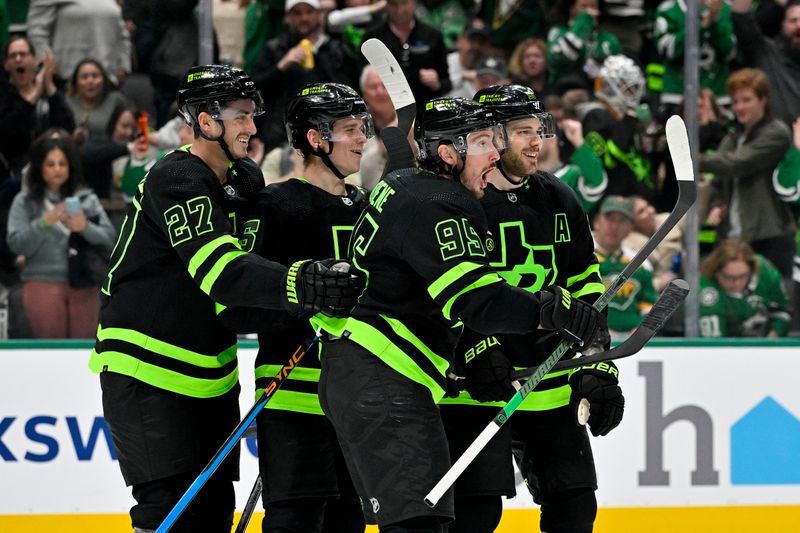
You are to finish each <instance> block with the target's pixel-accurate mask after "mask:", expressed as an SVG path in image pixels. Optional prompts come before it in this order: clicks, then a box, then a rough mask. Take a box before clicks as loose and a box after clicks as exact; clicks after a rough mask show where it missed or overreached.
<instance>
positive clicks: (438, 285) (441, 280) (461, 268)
mask: <svg viewBox="0 0 800 533" xmlns="http://www.w3.org/2000/svg"><path fill="white" fill-rule="evenodd" d="M481 266H483V265H480V264H478V263H472V262H469V261H465V262H463V263H459V264H457V265H456V266H454V267H453V268H451V269H450V270H448V271H447V272H445V273H444V274H442V275H441V276H439V277H438V278H436V281H434V282H433V283H431V284H430V285H429V286H428V294H430V295H431V298H434V299H436V297H437V296H439V294H441V292H442V291H443V290H445V289H446V288H447V287H449V286H450V285H452V284H453V282H455V281H457V280H459V279H460V278H461V276H463V275H464V274H468V273H469V272H472V271H473V270H477V269H479V268H481Z"/></svg>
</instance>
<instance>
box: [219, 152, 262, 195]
mask: <svg viewBox="0 0 800 533" xmlns="http://www.w3.org/2000/svg"><path fill="white" fill-rule="evenodd" d="M227 174H228V179H229V180H230V181H232V182H233V184H234V186H235V187H236V192H237V194H238V196H239V197H240V198H252V197H253V195H255V194H256V193H257V192H259V191H261V190H262V189H264V188H265V187H266V184H265V183H264V174H263V173H262V172H261V168H260V167H259V166H258V165H257V164H256V163H255V161H253V160H252V159H250V158H249V157H243V158H242V159H237V160H236V161H234V162H233V163H232V164H231V166H229V167H228V172H227Z"/></svg>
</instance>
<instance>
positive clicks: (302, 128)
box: [285, 83, 375, 150]
mask: <svg viewBox="0 0 800 533" xmlns="http://www.w3.org/2000/svg"><path fill="white" fill-rule="evenodd" d="M351 117H352V118H358V119H361V120H362V123H361V133H363V134H364V136H365V137H366V138H367V139H369V138H370V137H372V136H373V135H374V134H375V133H374V128H373V125H372V117H371V116H370V114H369V111H368V110H367V104H366V103H364V99H363V98H361V96H359V94H358V93H357V92H356V91H355V90H353V89H352V88H351V87H349V86H347V85H343V84H341V83H314V84H311V85H306V86H305V87H303V88H302V89H301V90H300V91H299V92H298V93H297V94H296V95H295V96H294V98H292V99H291V100H290V101H289V104H288V105H287V106H286V114H285V123H286V137H287V138H288V140H289V144H291V145H292V147H293V148H297V149H299V150H303V149H309V148H310V147H309V145H308V139H307V138H306V132H308V130H310V129H315V130H317V131H319V132H320V136H321V138H322V139H323V140H325V141H329V142H333V141H339V140H344V138H343V137H338V136H337V135H336V134H335V132H334V123H335V122H336V121H337V120H342V119H346V118H351Z"/></svg>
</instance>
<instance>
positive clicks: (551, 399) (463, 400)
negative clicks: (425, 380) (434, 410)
mask: <svg viewBox="0 0 800 533" xmlns="http://www.w3.org/2000/svg"><path fill="white" fill-rule="evenodd" d="M571 393H572V390H571V389H570V386H569V385H563V386H561V387H558V388H555V389H550V390H545V391H537V390H534V391H533V392H531V393H530V394H529V395H528V396H526V397H525V401H524V402H522V405H520V406H519V409H517V410H518V411H548V410H550V409H555V408H556V407H563V406H565V405H567V404H568V403H569V397H570V394H571ZM439 404H440V405H478V406H481V407H483V406H486V407H494V408H497V407H505V405H506V404H505V402H479V401H478V400H475V399H473V398H472V397H471V396H470V395H469V393H467V392H466V391H464V392H462V393H461V394H459V396H458V397H457V398H446V397H445V398H442V399H441V400H439Z"/></svg>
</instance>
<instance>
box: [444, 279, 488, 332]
mask: <svg viewBox="0 0 800 533" xmlns="http://www.w3.org/2000/svg"><path fill="white" fill-rule="evenodd" d="M501 281H503V278H501V277H500V276H499V275H498V274H497V273H496V272H491V273H489V274H484V275H483V276H481V277H479V278H478V279H477V280H475V281H474V282H473V283H471V284H469V285H467V286H466V287H464V288H463V289H461V290H460V291H458V293H456V294H455V295H454V296H453V297H452V298H450V299H449V300H447V303H446V304H444V307H443V308H442V314H443V315H444V317H445V318H446V319H447V320H452V319H451V318H450V310H451V309H452V308H453V304H455V303H456V299H458V297H459V296H461V295H462V294H464V293H467V292H469V291H472V290H475V289H480V288H481V287H485V286H487V285H491V284H492V283H499V282H501Z"/></svg>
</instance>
